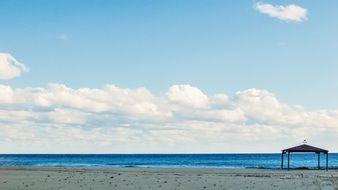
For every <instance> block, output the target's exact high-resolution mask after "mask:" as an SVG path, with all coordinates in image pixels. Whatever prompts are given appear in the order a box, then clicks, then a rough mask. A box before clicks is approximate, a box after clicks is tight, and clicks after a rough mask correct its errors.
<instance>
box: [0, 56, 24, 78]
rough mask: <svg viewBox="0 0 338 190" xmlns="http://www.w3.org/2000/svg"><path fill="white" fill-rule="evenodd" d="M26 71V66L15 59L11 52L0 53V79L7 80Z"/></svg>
mask: <svg viewBox="0 0 338 190" xmlns="http://www.w3.org/2000/svg"><path fill="white" fill-rule="evenodd" d="M25 71H28V69H27V67H26V66H25V65H24V64H22V63H20V62H19V61H17V60H16V59H15V58H14V57H13V56H12V55H11V54H8V53H0V79H3V80H8V79H12V78H15V77H18V76H20V75H21V73H22V72H25Z"/></svg>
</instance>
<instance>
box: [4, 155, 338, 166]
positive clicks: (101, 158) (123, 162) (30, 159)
mask: <svg viewBox="0 0 338 190" xmlns="http://www.w3.org/2000/svg"><path fill="white" fill-rule="evenodd" d="M284 158H285V159H284V161H285V162H284V166H286V165H287V156H285V157H284ZM320 158H321V166H325V157H324V155H322V156H321V157H320ZM280 165H281V155H280V154H0V167H87V168H113V167H153V168H243V169H244V168H265V169H279V168H280ZM290 166H291V167H294V168H299V167H307V168H316V167H317V155H316V154H292V155H291V162H290ZM329 167H330V168H335V169H337V168H338V153H332V154H329Z"/></svg>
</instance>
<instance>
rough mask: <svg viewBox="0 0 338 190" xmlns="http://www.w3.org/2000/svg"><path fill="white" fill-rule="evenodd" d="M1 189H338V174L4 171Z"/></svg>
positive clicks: (77, 170) (76, 170)
mask: <svg viewBox="0 0 338 190" xmlns="http://www.w3.org/2000/svg"><path fill="white" fill-rule="evenodd" d="M0 189H1V190H7V189H8V190H11V189H31V190H40V189H41V190H42V189H43V190H46V189H72V190H76V189H88V190H90V189H92V190H94V189H120V190H127V189H166V190H175V189H176V190H180V189H181V190H188V189H194V190H195V189H196V190H198V189H260V190H262V189H307V190H310V189H334V190H336V189H338V171H328V172H326V171H314V170H313V171H299V170H294V171H280V170H244V169H243V170H242V169H238V170H234V169H145V168H116V169H74V168H73V169H65V168H63V169H55V168H2V169H0Z"/></svg>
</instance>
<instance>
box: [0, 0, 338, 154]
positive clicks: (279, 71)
mask: <svg viewBox="0 0 338 190" xmlns="http://www.w3.org/2000/svg"><path fill="white" fill-rule="evenodd" d="M259 3H261V4H269V5H273V6H279V5H282V6H288V5H291V4H294V5H297V6H299V7H301V8H303V9H306V10H307V15H306V19H305V17H304V20H301V21H294V20H285V19H280V18H276V17H273V16H271V15H270V16H269V15H267V14H264V13H262V12H260V11H259V10H257V8H256V6H257V5H258V4H259ZM337 7H338V2H337V1H334V0H329V1H325V2H322V1H314V0H306V1H305V0H297V1H277V0H275V1H274V0H266V1H250V0H248V1H224V0H212V1H205V0H204V1H203V0H185V1H182V0H170V1H164V0H138V1H136V0H135V1H132V0H127V1H126V0H123V1H122V0H121V1H108V0H107V1H104V0H101V1H89V0H84V1H81V3H79V1H68V0H59V1H44V0H31V1H18V0H6V1H1V2H0V12H1V17H0V23H1V30H0V52H5V53H10V54H11V55H13V56H14V57H15V58H16V59H17V60H18V61H19V62H21V63H23V64H25V65H26V66H27V67H28V68H29V72H24V73H23V74H22V75H21V76H20V77H17V78H13V79H11V80H2V81H0V82H1V84H3V85H8V86H10V87H11V88H13V89H15V88H27V87H35V88H39V87H41V88H48V87H46V86H47V85H48V84H49V83H58V84H63V85H66V86H67V87H69V88H72V89H78V88H84V87H86V88H98V89H102V88H104V87H105V86H106V85H107V84H114V85H117V86H118V87H121V88H122V89H123V88H130V89H136V88H139V87H144V88H146V89H147V90H149V91H150V92H151V93H152V94H154V96H158V97H163V96H167V94H168V88H170V87H172V85H189V86H192V87H197V88H198V89H200V90H201V91H202V92H203V93H204V94H206V95H207V96H212V95H213V94H217V93H225V94H227V95H228V96H229V97H231V98H234V99H236V98H238V97H237V95H235V94H236V92H246V90H247V89H252V88H255V89H263V90H266V91H268V92H271V93H273V94H274V95H275V96H276V97H277V98H278V101H280V102H283V103H285V104H288V105H300V106H302V107H303V108H304V109H306V110H307V111H318V110H337V109H338V101H337V97H338V83H337V81H338V74H337V73H338V63H337V62H338V54H337V49H338V24H337V19H336V18H338V10H337ZM181 87H182V86H181ZM185 87H187V86H185ZM185 87H182V88H185ZM169 91H170V90H169ZM250 92H252V91H250ZM233 96H235V97H233ZM202 99H203V98H202ZM58 107H60V106H58ZM11 109H12V108H11ZM196 117H197V116H196ZM40 119H41V118H40ZM263 123H264V124H266V123H265V122H263ZM260 124H261V123H260ZM318 142H320V141H319V140H318ZM239 144H240V143H239ZM62 150H63V149H60V151H61V152H62ZM337 150H338V147H337ZM84 151H85V150H84ZM182 151H183V152H184V150H182Z"/></svg>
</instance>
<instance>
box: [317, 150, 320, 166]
mask: <svg viewBox="0 0 338 190" xmlns="http://www.w3.org/2000/svg"><path fill="white" fill-rule="evenodd" d="M317 154H318V170H320V152H318V153H317Z"/></svg>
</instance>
